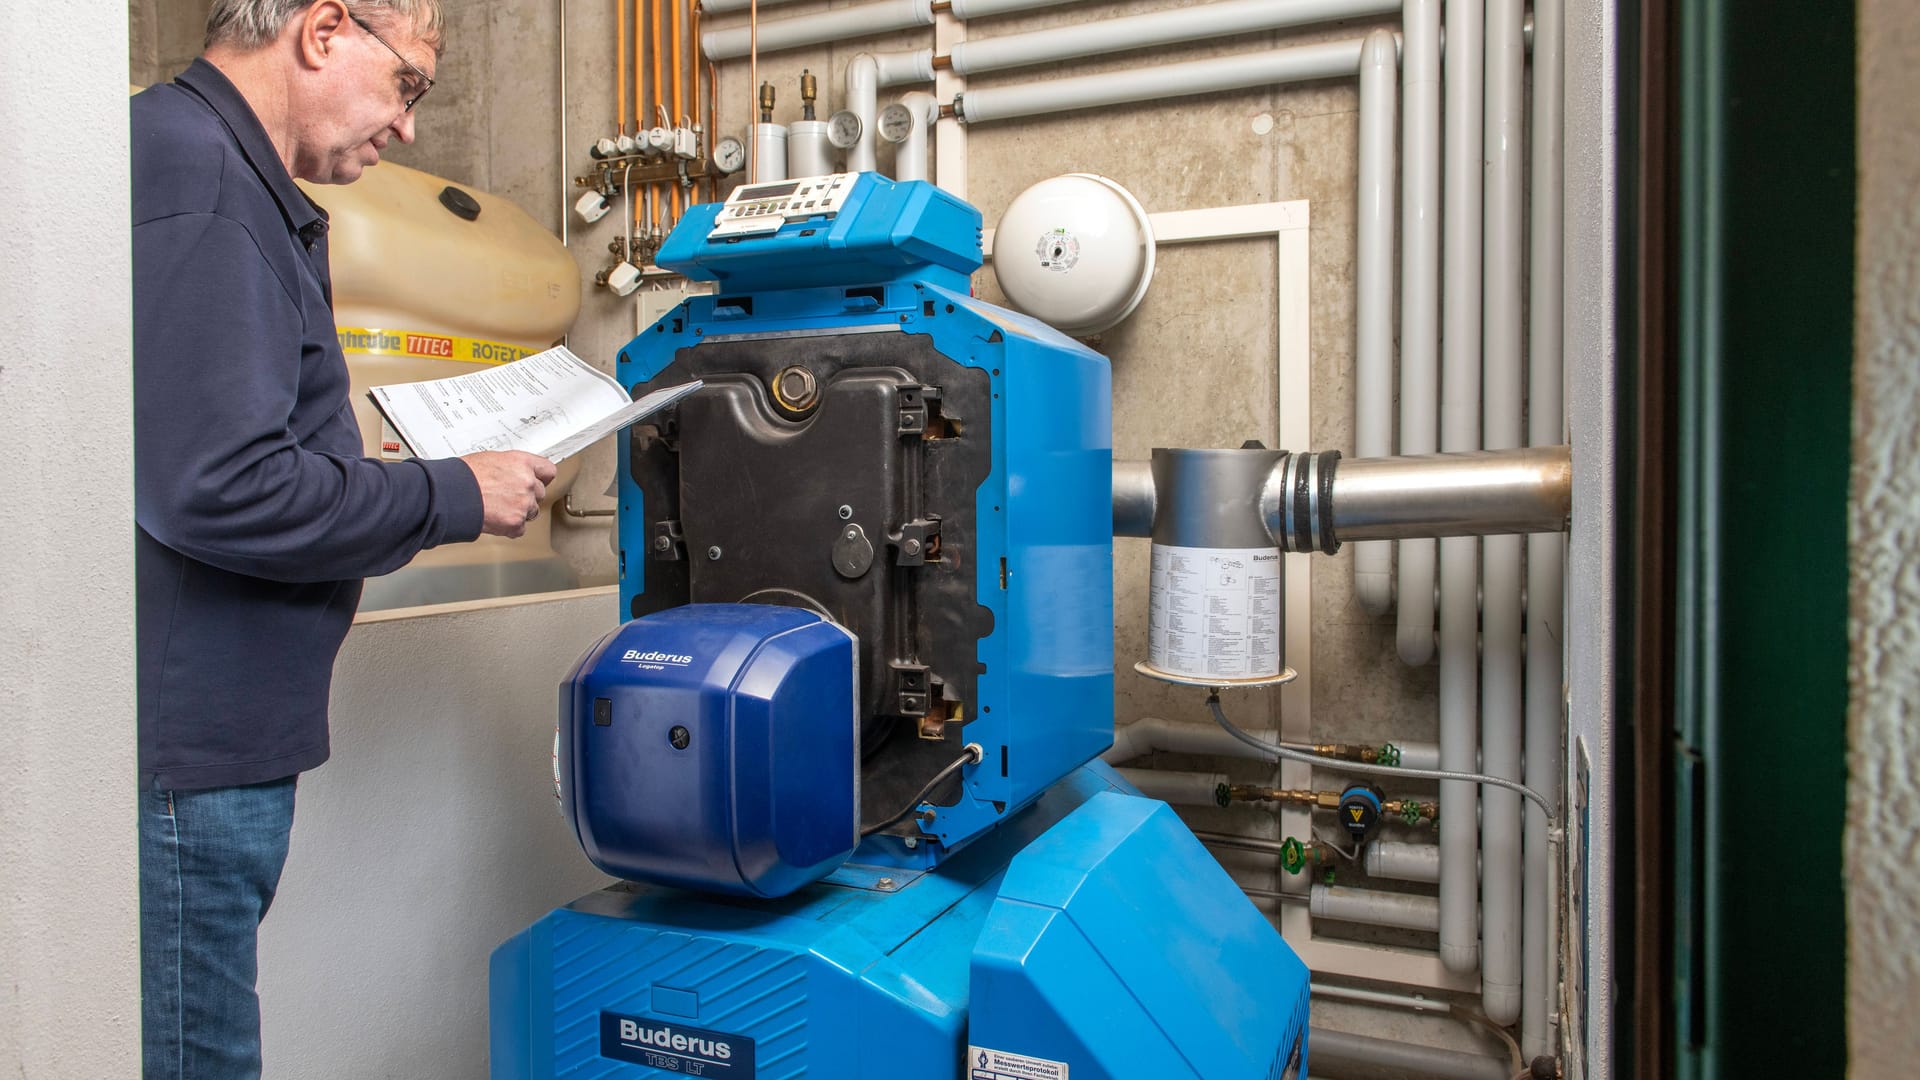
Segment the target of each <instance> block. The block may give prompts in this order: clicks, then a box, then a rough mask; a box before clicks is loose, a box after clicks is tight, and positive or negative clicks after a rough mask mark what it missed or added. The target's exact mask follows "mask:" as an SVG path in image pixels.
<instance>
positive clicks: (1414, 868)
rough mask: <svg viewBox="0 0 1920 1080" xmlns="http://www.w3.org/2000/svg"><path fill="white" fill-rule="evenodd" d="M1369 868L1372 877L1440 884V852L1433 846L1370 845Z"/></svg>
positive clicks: (1387, 842) (1388, 842)
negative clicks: (1438, 882)
mask: <svg viewBox="0 0 1920 1080" xmlns="http://www.w3.org/2000/svg"><path fill="white" fill-rule="evenodd" d="M1366 865H1367V876H1368V877H1383V878H1392V879H1394V880H1395V881H1422V882H1427V883H1432V882H1436V881H1439V880H1440V849H1439V848H1438V847H1436V846H1434V845H1433V844H1405V843H1401V842H1399V841H1397V840H1375V841H1374V842H1373V843H1371V844H1368V845H1367V853H1366Z"/></svg>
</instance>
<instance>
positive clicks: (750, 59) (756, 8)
mask: <svg viewBox="0 0 1920 1080" xmlns="http://www.w3.org/2000/svg"><path fill="white" fill-rule="evenodd" d="M747 79H748V84H747V100H748V101H751V102H752V103H753V104H752V106H751V107H750V108H749V109H748V110H747V117H748V118H749V120H751V118H753V117H756V116H759V115H760V0H751V2H750V3H749V4H748V5H747ZM756 135H757V133H756V132H755V131H754V129H753V125H752V124H751V123H749V124H748V125H747V179H748V180H749V181H751V180H752V179H753V178H754V176H755V175H756V174H757V173H759V171H760V140H759V139H758V138H757V137H756Z"/></svg>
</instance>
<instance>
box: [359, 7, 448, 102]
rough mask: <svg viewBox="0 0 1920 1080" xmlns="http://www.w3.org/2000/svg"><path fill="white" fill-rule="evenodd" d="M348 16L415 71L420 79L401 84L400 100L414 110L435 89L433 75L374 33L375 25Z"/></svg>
mask: <svg viewBox="0 0 1920 1080" xmlns="http://www.w3.org/2000/svg"><path fill="white" fill-rule="evenodd" d="M347 17H348V18H350V19H352V20H353V25H355V26H357V27H359V28H360V29H362V30H365V31H366V32H367V36H368V37H370V38H372V39H373V40H375V41H377V42H379V43H380V44H382V45H385V46H386V47H387V51H388V52H390V53H392V54H393V55H394V58H395V59H397V60H399V61H400V62H401V63H403V64H405V65H407V70H408V71H411V72H413V77H414V78H415V79H417V80H419V81H417V82H408V83H402V84H401V86H400V100H401V102H402V103H403V104H404V105H405V106H406V108H405V110H404V111H406V112H412V111H413V107H414V106H415V105H418V104H420V99H421V98H423V97H426V96H427V91H429V90H431V89H433V76H431V75H428V74H427V73H426V72H424V71H421V70H420V68H419V66H418V65H416V64H415V63H414V62H413V61H411V60H409V59H407V58H406V57H404V56H401V55H400V50H399V49H396V48H394V47H393V45H392V43H391V42H389V41H387V39H386V38H383V37H381V36H380V35H379V34H376V33H374V32H373V27H371V26H368V25H367V24H366V23H364V22H362V21H361V20H360V17H359V16H357V15H349V16H347Z"/></svg>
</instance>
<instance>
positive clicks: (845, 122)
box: [827, 109, 860, 150]
mask: <svg viewBox="0 0 1920 1080" xmlns="http://www.w3.org/2000/svg"><path fill="white" fill-rule="evenodd" d="M827 141H828V142H830V143H832V144H833V145H834V146H835V147H837V148H839V149H841V150H851V149H853V147H854V145H855V144H856V143H858V142H859V141H860V117H858V116H857V115H855V114H854V113H852V112H850V111H848V110H846V109H841V110H840V111H839V112H837V113H834V114H833V116H832V117H831V118H830V119H828V121H827Z"/></svg>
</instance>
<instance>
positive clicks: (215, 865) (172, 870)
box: [140, 777, 294, 1080]
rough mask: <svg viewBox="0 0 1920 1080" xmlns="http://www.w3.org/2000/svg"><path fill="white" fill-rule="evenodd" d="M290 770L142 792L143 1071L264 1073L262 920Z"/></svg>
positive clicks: (209, 1077) (288, 808)
mask: <svg viewBox="0 0 1920 1080" xmlns="http://www.w3.org/2000/svg"><path fill="white" fill-rule="evenodd" d="M293 789H294V778H293V777H288V778H286V779H285V780H276V781H273V782H271V783H266V784H254V785H250V786H248V787H232V788H212V789H209V790H205V791H142V792H141V793H140V1034H141V1054H142V1058H143V1060H144V1062H145V1070H144V1077H145V1080H242V1078H250V1077H258V1076H259V1075H260V998H259V996H258V995H257V994H256V993H255V992H254V978H255V975H256V973H257V972H258V968H259V960H258V955H257V951H256V947H257V943H258V940H259V930H260V920H261V919H263V918H265V917H266V914H267V907H268V905H270V904H272V903H273V894H274V890H275V889H277V888H278V887H279V885H280V868H281V867H282V866H284V865H285V864H286V861H287V835H288V833H289V832H291V831H292V829H293Z"/></svg>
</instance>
